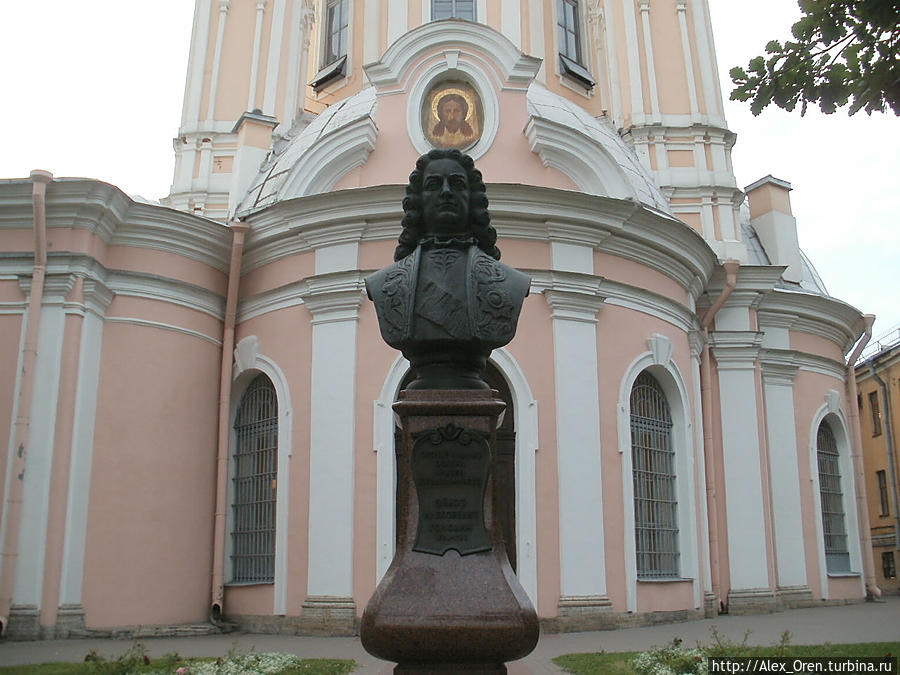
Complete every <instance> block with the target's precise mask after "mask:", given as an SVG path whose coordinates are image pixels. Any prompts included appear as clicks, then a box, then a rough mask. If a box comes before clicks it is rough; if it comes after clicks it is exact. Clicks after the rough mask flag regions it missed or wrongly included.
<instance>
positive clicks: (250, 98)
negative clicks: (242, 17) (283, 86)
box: [247, 0, 266, 110]
mask: <svg viewBox="0 0 900 675" xmlns="http://www.w3.org/2000/svg"><path fill="white" fill-rule="evenodd" d="M265 9H266V0H256V27H255V29H254V31H253V59H252V60H251V62H250V87H249V90H248V92H247V110H253V108H254V107H255V106H256V82H257V80H258V79H259V50H260V45H261V43H262V26H263V14H264V13H265Z"/></svg>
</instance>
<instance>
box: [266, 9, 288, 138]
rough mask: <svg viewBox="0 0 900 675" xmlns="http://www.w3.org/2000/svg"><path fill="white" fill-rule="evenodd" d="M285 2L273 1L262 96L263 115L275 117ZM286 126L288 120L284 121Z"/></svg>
mask: <svg viewBox="0 0 900 675" xmlns="http://www.w3.org/2000/svg"><path fill="white" fill-rule="evenodd" d="M286 6H287V0H275V4H274V6H273V8H272V30H271V31H270V35H269V58H268V59H267V61H266V88H265V94H263V109H262V110H263V114H265V115H270V116H272V117H275V99H276V97H277V96H278V84H279V82H278V73H279V67H280V65H281V42H282V40H283V39H284V15H285V11H286V10H285V8H286ZM285 121H286V122H287V123H288V124H289V123H290V121H289V120H285Z"/></svg>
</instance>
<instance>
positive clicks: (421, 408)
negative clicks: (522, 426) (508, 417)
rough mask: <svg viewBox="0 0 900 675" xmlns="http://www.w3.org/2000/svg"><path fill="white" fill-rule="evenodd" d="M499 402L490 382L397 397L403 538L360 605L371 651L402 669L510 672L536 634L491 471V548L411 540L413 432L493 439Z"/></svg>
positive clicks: (487, 502) (487, 505)
mask: <svg viewBox="0 0 900 675" xmlns="http://www.w3.org/2000/svg"><path fill="white" fill-rule="evenodd" d="M503 407H504V404H503V402H502V401H498V400H496V399H495V398H494V394H493V393H492V392H491V391H487V390H452V391H444V390H418V391H404V392H401V396H400V400H399V401H398V402H397V403H396V404H394V410H395V411H396V412H397V414H398V416H399V418H400V422H401V427H402V429H403V442H402V443H401V444H400V445H401V447H399V448H397V508H398V511H399V514H398V527H399V530H400V531H399V532H398V547H397V552H396V554H395V556H394V560H393V562H392V563H391V566H390V567H389V569H388V571H387V573H386V574H385V576H384V579H382V581H381V583H380V584H379V585H378V588H377V589H376V591H375V594H374V596H373V597H372V599H371V600H370V601H369V604H368V605H367V606H366V609H365V612H364V613H363V617H362V624H361V626H360V637H361V639H362V644H363V647H364V648H365V649H366V651H368V652H369V653H370V654H372V655H373V656H376V657H378V658H381V659H385V660H387V661H394V662H397V663H399V664H400V665H398V666H397V669H396V670H395V672H397V673H431V672H436V673H447V672H454V671H457V672H466V673H505V672H506V668H505V666H503V664H504V663H505V662H507V661H513V660H516V659H520V658H522V657H524V656H526V655H527V654H529V653H530V652H531V651H532V650H533V649H534V647H535V645H536V644H537V640H538V635H539V630H540V629H539V625H538V620H537V614H536V613H535V611H534V608H533V607H532V606H531V603H530V601H529V599H528V596H527V595H526V594H525V591H524V589H523V588H522V586H521V585H520V584H519V581H518V579H516V576H515V574H514V573H513V571H512V568H511V567H510V565H509V561H508V559H507V555H506V545H505V542H504V541H503V540H502V537H501V535H500V532H499V529H500V528H494V527H493V524H494V520H495V519H494V516H493V514H494V512H495V511H496V508H495V505H494V503H493V502H494V490H493V488H492V485H491V480H490V479H489V480H488V484H487V489H486V491H485V495H484V525H485V529H486V530H487V532H488V536H489V539H490V546H491V550H487V551H480V552H476V553H470V554H468V555H460V554H459V553H458V552H457V551H456V550H454V549H450V550H448V551H446V552H445V553H443V554H442V555H436V554H433V553H425V552H421V551H415V550H413V547H414V545H415V541H416V533H417V528H418V518H419V504H418V498H417V494H416V488H415V484H414V483H413V480H412V469H411V463H410V456H411V450H412V447H413V438H414V437H415V436H416V435H417V434H419V433H420V432H422V431H427V430H430V429H437V428H441V427H446V426H447V425H455V426H457V427H462V428H464V429H466V430H469V431H473V432H476V433H480V434H483V435H484V436H486V437H487V438H488V442H489V443H490V444H491V446H492V447H493V437H494V432H495V430H496V427H497V420H498V418H499V415H500V414H501V413H502V411H503ZM491 476H493V473H492V474H491Z"/></svg>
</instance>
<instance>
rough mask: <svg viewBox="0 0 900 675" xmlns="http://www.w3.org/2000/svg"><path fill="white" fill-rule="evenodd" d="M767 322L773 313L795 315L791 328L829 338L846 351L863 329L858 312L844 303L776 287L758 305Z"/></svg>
mask: <svg viewBox="0 0 900 675" xmlns="http://www.w3.org/2000/svg"><path fill="white" fill-rule="evenodd" d="M759 311H760V312H761V313H762V312H765V316H766V319H767V320H768V321H771V317H773V316H774V315H778V314H782V315H786V316H793V317H795V321H794V322H793V323H792V324H791V325H790V329H791V330H796V331H801V332H804V333H809V334H811V335H816V336H818V337H822V338H825V339H826V340H830V341H831V342H834V343H835V344H836V345H838V346H839V347H840V349H841V351H842V352H844V353H846V352H847V351H849V350H850V348H851V347H852V346H853V344H854V343H855V342H856V340H857V338H858V337H859V335H860V333H861V332H862V330H863V320H862V315H861V314H860V313H859V310H857V309H856V308H855V307H852V306H851V305H848V304H847V303H846V302H843V301H841V300H838V299H836V298H832V297H829V296H825V295H818V294H815V293H800V292H796V291H788V290H785V289H780V288H776V289H774V291H773V292H771V293H769V294H767V295H766V297H765V298H763V300H762V302H761V303H760V305H759Z"/></svg>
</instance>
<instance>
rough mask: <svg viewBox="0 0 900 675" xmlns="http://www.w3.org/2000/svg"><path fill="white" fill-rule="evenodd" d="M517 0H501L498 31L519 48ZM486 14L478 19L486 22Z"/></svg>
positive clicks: (519, 6)
mask: <svg viewBox="0 0 900 675" xmlns="http://www.w3.org/2000/svg"><path fill="white" fill-rule="evenodd" d="M521 6H522V5H521V2H520V1H519V0H502V4H501V5H500V32H501V33H503V35H504V36H506V38H507V39H508V40H509V41H510V42H512V43H513V44H514V45H515V46H516V47H518V48H519V49H521V48H522V17H521V16H520V14H521ZM486 19H487V16H485V17H484V18H483V19H482V18H480V17H479V20H480V21H482V22H483V23H486Z"/></svg>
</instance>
